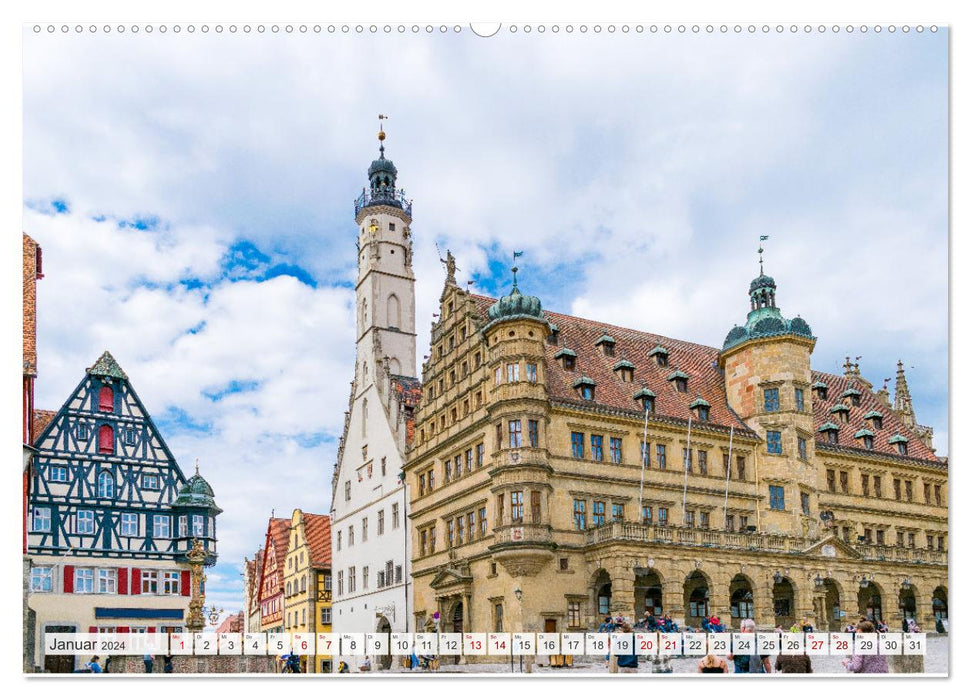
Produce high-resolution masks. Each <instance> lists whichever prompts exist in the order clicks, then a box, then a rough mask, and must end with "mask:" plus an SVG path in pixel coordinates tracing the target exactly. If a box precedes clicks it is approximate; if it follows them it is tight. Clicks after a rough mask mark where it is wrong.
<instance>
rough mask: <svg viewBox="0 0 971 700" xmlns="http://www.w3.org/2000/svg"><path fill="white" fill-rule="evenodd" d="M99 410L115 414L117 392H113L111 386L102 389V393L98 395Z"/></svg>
mask: <svg viewBox="0 0 971 700" xmlns="http://www.w3.org/2000/svg"><path fill="white" fill-rule="evenodd" d="M98 410H99V411H107V412H108V413H114V411H115V392H114V391H112V390H111V387H110V386H103V387H101V392H100V393H99V394H98Z"/></svg>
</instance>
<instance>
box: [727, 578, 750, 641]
mask: <svg viewBox="0 0 971 700" xmlns="http://www.w3.org/2000/svg"><path fill="white" fill-rule="evenodd" d="M728 593H729V602H730V603H731V612H732V627H735V628H737V627H738V626H739V625H740V624H741V622H742V620H744V619H746V618H752V619H753V620H754V619H755V594H754V593H753V591H752V582H751V581H749V580H748V577H746V576H743V575H742V574H737V575H736V576H735V577H734V578H733V579H732V582H731V583H730V584H729V586H728Z"/></svg>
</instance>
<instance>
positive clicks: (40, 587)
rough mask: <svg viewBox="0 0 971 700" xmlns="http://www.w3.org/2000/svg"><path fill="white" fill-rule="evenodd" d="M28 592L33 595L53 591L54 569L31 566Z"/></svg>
mask: <svg viewBox="0 0 971 700" xmlns="http://www.w3.org/2000/svg"><path fill="white" fill-rule="evenodd" d="M30 590H31V592H33V593H50V592H51V591H53V590H54V567H52V566H33V567H31V569H30Z"/></svg>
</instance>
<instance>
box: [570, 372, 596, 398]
mask: <svg viewBox="0 0 971 700" xmlns="http://www.w3.org/2000/svg"><path fill="white" fill-rule="evenodd" d="M573 388H574V389H576V390H577V392H579V394H580V398H581V399H583V400H584V401H593V397H594V392H595V391H596V389H597V383H596V382H595V381H593V380H592V379H590V377H586V376H583V377H580V378H579V379H577V380H576V381H575V382H573Z"/></svg>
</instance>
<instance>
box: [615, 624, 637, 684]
mask: <svg viewBox="0 0 971 700" xmlns="http://www.w3.org/2000/svg"><path fill="white" fill-rule="evenodd" d="M620 631H621V632H623V633H625V634H630V633H631V632H633V631H634V630H633V629H632V628H631V626H630V625H629V624H627V623H626V622H624V623H622V624H621V626H620ZM615 658H616V660H617V673H637V654H636V653H633V654H617V655H616V657H615Z"/></svg>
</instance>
